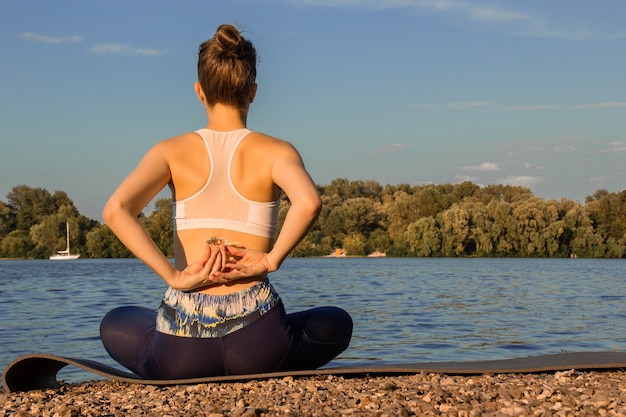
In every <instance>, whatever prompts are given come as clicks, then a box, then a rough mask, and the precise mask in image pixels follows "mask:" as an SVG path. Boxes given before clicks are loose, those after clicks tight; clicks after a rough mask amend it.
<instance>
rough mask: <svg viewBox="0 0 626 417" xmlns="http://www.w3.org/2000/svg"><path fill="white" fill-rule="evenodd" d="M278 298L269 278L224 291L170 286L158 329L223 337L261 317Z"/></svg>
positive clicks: (189, 334) (184, 333)
mask: <svg viewBox="0 0 626 417" xmlns="http://www.w3.org/2000/svg"><path fill="white" fill-rule="evenodd" d="M279 302H280V297H279V295H278V293H277V292H276V290H275V289H274V287H272V285H271V284H270V283H269V281H267V280H266V281H262V282H259V283H258V284H255V285H253V286H252V287H249V288H246V289H244V290H242V291H239V292H235V293H231V294H225V295H210V294H203V293H199V292H184V291H179V290H175V289H173V288H168V289H167V291H166V292H165V295H164V296H163V301H161V305H160V307H159V310H158V313H157V321H156V329H157V331H159V332H161V333H165V334H170V335H174V336H182V337H202V338H209V337H222V336H226V335H227V334H229V333H232V332H234V331H236V330H239V329H241V328H243V327H245V326H247V325H249V324H251V323H253V322H254V321H256V320H258V319H259V318H261V316H262V315H263V314H265V313H267V312H268V311H269V310H270V309H271V308H272V307H274V306H275V305H276V304H278V303H279Z"/></svg>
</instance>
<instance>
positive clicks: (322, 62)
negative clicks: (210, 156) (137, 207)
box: [0, 0, 626, 220]
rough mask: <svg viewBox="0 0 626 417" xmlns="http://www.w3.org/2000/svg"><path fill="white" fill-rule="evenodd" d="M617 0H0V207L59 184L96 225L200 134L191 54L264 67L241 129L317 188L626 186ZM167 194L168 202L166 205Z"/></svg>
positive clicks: (624, 82)
mask: <svg viewBox="0 0 626 417" xmlns="http://www.w3.org/2000/svg"><path fill="white" fill-rule="evenodd" d="M624 16H626V2H622V1H603V2H591V1H579V0H554V1H545V0H526V1H523V2H520V1H510V0H501V1H495V0H493V1H479V0H474V1H466V0H439V1H437V0H363V1H356V0H352V1H351V0H344V1H341V0H304V1H295V0H256V1H253V0H234V1H210V0H54V1H52V0H0V53H1V56H2V59H1V60H0V74H1V75H2V76H1V77H0V125H1V127H2V129H1V130H0V199H2V200H3V201H5V202H6V195H7V194H8V193H9V192H10V190H11V189H12V188H13V187H14V186H16V185H20V184H27V185H30V186H32V187H42V188H46V189H47V190H49V191H51V192H53V191H55V190H63V191H65V192H67V193H68V194H69V196H70V197H71V198H72V199H73V200H74V202H75V204H76V206H77V207H78V208H79V210H80V211H81V213H83V214H85V215H87V216H89V217H92V218H94V219H98V220H99V219H100V211H101V208H102V206H103V205H104V203H105V202H106V199H107V198H108V196H109V195H110V194H111V192H112V191H113V190H114V189H115V187H116V186H117V185H118V184H119V182H120V181H121V180H122V179H123V178H124V177H125V176H126V175H127V174H128V173H129V172H130V171H131V170H132V169H133V168H134V166H135V165H136V164H137V162H138V161H139V159H140V158H141V157H142V156H143V154H144V153H145V152H146V151H147V150H148V149H149V148H150V147H151V146H152V145H153V144H154V143H156V142H157V141H159V140H161V139H164V138H167V137H170V136H173V135H176V134H179V133H182V132H186V131H190V130H195V129H197V128H201V127H203V126H204V125H205V123H206V119H205V116H204V112H203V109H202V107H201V105H200V103H199V102H198V101H197V99H196V97H195V94H194V91H193V83H194V82H195V80H196V73H195V66H196V52H197V47H198V45H199V43H200V42H201V41H203V40H205V39H207V38H210V37H211V36H212V35H213V33H214V32H215V29H216V27H217V26H218V25H219V24H220V23H233V24H236V25H237V26H238V27H240V28H241V29H242V30H244V31H245V33H246V35H247V36H248V37H249V38H250V39H251V40H252V41H253V42H254V44H255V46H256V48H257V51H258V53H259V55H260V62H259V73H258V79H257V81H258V83H259V91H258V95H257V99H256V101H255V103H254V105H253V107H252V109H251V112H250V115H249V119H248V125H249V127H250V128H251V129H254V130H259V131H263V132H265V133H268V134H271V135H274V136H277V137H280V138H283V139H286V140H289V141H291V142H292V143H293V144H294V145H295V146H296V147H297V148H298V149H299V151H300V153H301V154H302V156H303V159H304V161H305V163H306V165H307V168H308V169H309V171H310V173H311V175H312V177H313V179H314V181H315V182H316V183H318V184H328V183H329V182H330V181H331V180H332V179H334V178H348V179H350V180H370V179H371V180H376V181H378V182H380V183H381V184H400V183H409V184H412V185H419V184H429V183H434V184H443V183H458V182H461V181H463V180H471V181H473V182H475V183H476V184H478V185H481V186H484V185H488V184H494V183H495V184H513V185H522V186H526V187H529V188H530V189H531V190H532V191H533V193H534V194H535V195H537V196H539V197H542V198H546V199H561V198H569V199H573V200H578V201H584V198H585V196H587V195H590V194H592V193H593V192H595V191H596V190H598V189H607V190H609V191H611V192H618V191H620V190H622V189H624V188H625V187H626V76H625V74H626V26H624ZM164 195H166V194H164Z"/></svg>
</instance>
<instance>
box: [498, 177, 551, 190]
mask: <svg viewBox="0 0 626 417" xmlns="http://www.w3.org/2000/svg"><path fill="white" fill-rule="evenodd" d="M542 181H543V178H542V177H534V176H532V175H509V176H508V177H505V178H500V179H499V180H498V182H499V183H502V184H509V185H519V186H522V187H528V188H530V187H531V186H533V185H536V184H539V183H541V182H542Z"/></svg>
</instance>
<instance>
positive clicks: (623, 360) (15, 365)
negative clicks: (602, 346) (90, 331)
mask: <svg viewBox="0 0 626 417" xmlns="http://www.w3.org/2000/svg"><path fill="white" fill-rule="evenodd" d="M67 365H72V366H75V367H78V368H80V369H83V370H85V371H88V372H91V373H93V374H95V375H99V376H101V377H104V378H106V379H112V380H116V381H122V382H129V383H134V384H147V385H190V384H200V383H207V382H242V381H250V380H258V379H270V378H283V377H286V376H293V377H307V376H315V375H337V376H345V377H358V376H364V375H372V376H381V375H410V374H417V373H421V372H426V373H443V374H449V375H480V374H498V373H539V372H555V371H562V370H570V369H575V370H594V371H606V370H616V369H625V368H626V353H624V352H578V353H575V352H574V353H557V354H549V355H540V356H527V357H520V358H513V359H498V360H483V361H465V362H464V361H455V362H422V363H399V364H384V365H376V364H371V365H363V366H348V367H335V368H333V367H329V368H322V369H315V370H307V371H281V372H268V373H261V374H250V375H226V376H211V377H204V378H190V379H173V380H171V379H168V380H149V379H142V378H140V377H139V376H137V375H135V374H132V373H130V372H125V371H120V370H119V369H116V368H113V367H110V366H108V365H105V364H103V363H100V362H96V361H93V360H89V359H80V358H66V357H62V356H55V355H48V354H29V355H24V356H21V357H19V358H17V359H15V360H14V361H13V362H11V363H10V364H9V365H8V366H7V367H6V368H5V369H4V372H3V374H2V385H3V387H4V389H5V390H7V391H8V392H17V391H30V390H36V389H43V388H59V387H60V383H59V381H57V373H58V372H59V370H61V369H62V368H64V367H65V366H67Z"/></svg>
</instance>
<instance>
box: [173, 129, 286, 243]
mask: <svg viewBox="0 0 626 417" xmlns="http://www.w3.org/2000/svg"><path fill="white" fill-rule="evenodd" d="M196 133H197V134H198V135H200V137H201V138H202V140H203V141H204V144H205V146H206V150H207V153H208V155H209V158H210V161H211V172H210V173H209V178H208V179H207V181H206V183H204V185H203V186H202V188H201V189H200V190H199V191H198V192H197V193H195V194H194V195H192V196H190V197H188V198H185V199H184V200H180V201H174V202H172V211H173V216H172V217H173V222H174V230H191V229H225V230H233V231H237V232H242V233H248V234H251V235H257V236H262V237H268V238H273V237H274V234H275V232H276V222H277V220H278V209H279V208H280V192H278V198H277V199H276V200H274V201H267V202H265V201H252V200H249V199H247V198H245V197H244V196H242V195H241V194H240V193H239V192H238V191H237V190H236V188H235V186H234V185H233V182H232V178H231V177H230V168H231V164H232V160H233V156H234V154H235V151H236V150H237V147H238V146H239V144H240V143H241V141H242V140H243V139H244V138H245V137H246V136H248V135H249V134H250V133H251V131H250V130H249V129H245V128H244V129H238V130H233V131H229V132H218V131H214V130H209V129H200V130H197V131H196Z"/></svg>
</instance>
